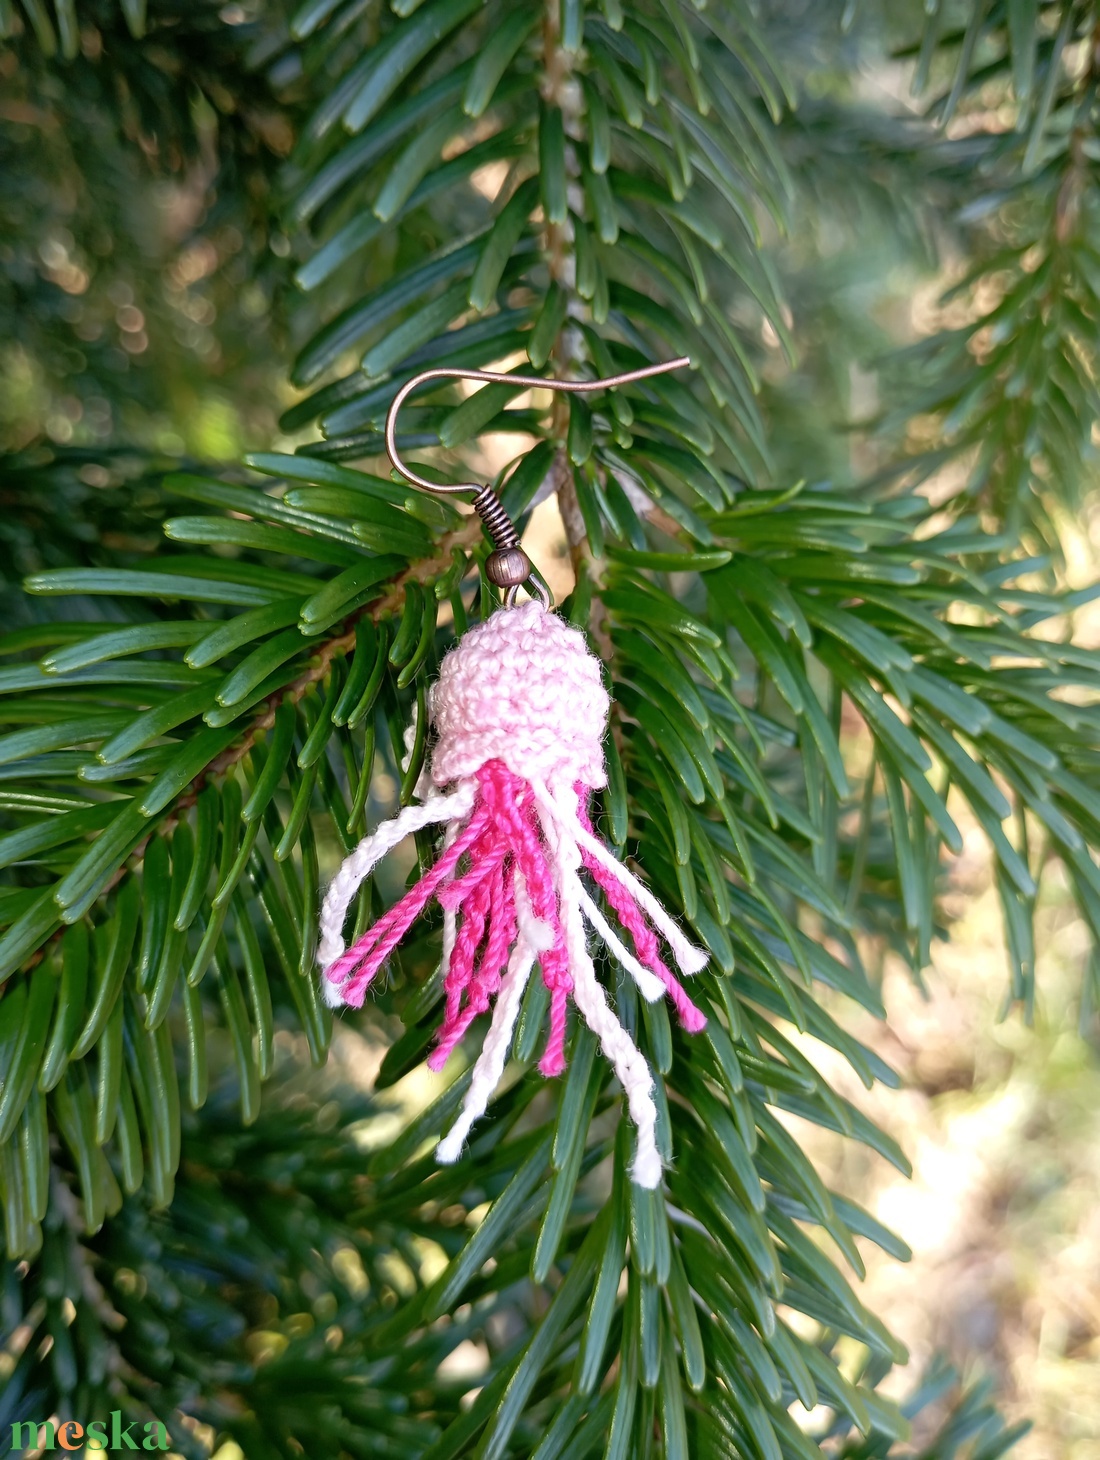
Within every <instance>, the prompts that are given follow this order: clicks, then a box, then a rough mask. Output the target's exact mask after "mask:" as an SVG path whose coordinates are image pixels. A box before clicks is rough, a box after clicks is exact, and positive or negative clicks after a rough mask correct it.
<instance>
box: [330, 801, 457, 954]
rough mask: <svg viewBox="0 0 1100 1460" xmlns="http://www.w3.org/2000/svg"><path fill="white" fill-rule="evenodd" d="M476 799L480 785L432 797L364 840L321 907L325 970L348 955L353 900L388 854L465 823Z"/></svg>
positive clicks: (337, 877) (333, 882) (338, 875)
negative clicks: (436, 829)
mask: <svg viewBox="0 0 1100 1460" xmlns="http://www.w3.org/2000/svg"><path fill="white" fill-rule="evenodd" d="M476 796H477V787H476V785H474V784H473V783H472V782H471V783H468V784H467V783H464V784H463V785H461V786H459V787H458V789H457V790H456V791H453V792H452V793H451V794H450V795H449V796H432V797H431V798H430V799H429V800H427V801H426V802H425V803H424V804H423V805H422V806H406V807H405V808H404V810H403V811H401V813H400V814H399V815H398V816H396V817H394V819H393V820H392V821H384V822H383V823H382V825H381V826H380V827H378V829H377V830H376V831H373V832H371V834H370V835H369V836H365V837H364V838H363V840H362V841H361V842H360V843H359V845H358V846H357V847H356V848H355V850H354V852H352V853H351V855H350V856H349V857H348V858H347V860H346V861H345V862H344V864H343V866H342V867H341V868H340V870H339V872H337V874H336V876H335V877H334V878H333V879H332V881H331V882H330V883H329V886H328V891H327V892H326V893H325V900H324V902H323V903H322V905H321V917H320V924H319V931H320V935H321V938H320V944H319V946H318V950H317V957H318V960H319V962H320V964H321V968H322V969H328V968H330V967H331V966H332V964H334V963H335V962H336V960H337V959H338V958H339V957H340V956H341V954H342V953H343V952H344V949H345V946H346V945H345V943H344V937H343V932H344V920H345V918H346V917H347V915H348V908H349V907H350V906H351V900H352V898H353V897H354V896H355V894H356V893H357V892H358V890H359V887H360V885H361V884H362V883H363V882H364V881H365V880H366V878H368V877H369V876H370V874H371V872H372V871H373V870H374V868H375V867H376V866H377V864H378V863H379V862H380V861H381V860H382V858H383V857H384V856H385V855H386V854H387V852H392V851H393V849H394V847H396V846H397V845H398V844H399V843H400V842H403V841H404V840H405V838H406V837H407V836H410V835H411V834H412V833H413V832H415V831H420V830H421V828H422V827H425V826H432V825H435V824H436V823H438V822H441V821H460V820H462V819H463V818H464V817H466V816H468V815H469V814H470V812H471V811H472V810H473V808H474V801H475V798H476ZM326 982H327V980H326Z"/></svg>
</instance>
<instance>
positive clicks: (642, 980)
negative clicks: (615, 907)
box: [577, 881, 667, 1004]
mask: <svg viewBox="0 0 1100 1460" xmlns="http://www.w3.org/2000/svg"><path fill="white" fill-rule="evenodd" d="M577 887H578V892H579V901H580V905H581V912H582V913H584V916H585V920H586V921H587V922H588V923H589V924H591V927H592V931H593V932H595V933H598V934H599V936H600V937H601V938H602V939H603V941H604V942H605V943H606V944H607V946H608V949H609V950H610V952H611V956H612V958H614V959H615V962H616V963H620V964H622V966H623V968H625V969H626V971H627V973H629V974H630V976H631V978H632V979H633V980H634V982H635V983H636V984H637V985H638V992H639V993H640V994H641V996H642V998H643V999H645V1001H646V1003H647V1004H656V1003H657V1002H658V1001H659V1000H660V999H663V998H664V996H665V993H666V992H667V990H666V989H665V986H664V984H663V983H662V982H661V980H660V979H659V978H658V977H657V975H656V974H655V973H654V972H653V971H652V970H651V969H648V968H646V966H645V964H643V963H639V962H638V960H637V959H636V958H635V957H634V955H633V953H631V952H630V951H629V949H628V948H627V947H626V944H625V943H624V942H623V941H622V939H621V938H620V937H619V936H618V935H617V934H616V932H615V930H614V929H613V928H612V926H611V924H610V923H609V922H608V921H607V919H606V918H605V917H604V915H603V913H602V912H601V911H600V909H599V907H598V906H597V905H596V903H595V902H594V901H593V900H592V898H591V897H589V895H588V893H587V892H586V891H585V890H584V884H583V883H581V882H580V881H578V884H577Z"/></svg>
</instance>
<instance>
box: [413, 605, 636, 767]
mask: <svg viewBox="0 0 1100 1460" xmlns="http://www.w3.org/2000/svg"><path fill="white" fill-rule="evenodd" d="M609 709H610V703H609V701H608V698H607V691H606V690H605V689H604V687H603V679H602V677H601V673H600V664H599V660H597V659H595V658H594V657H593V656H592V655H591V654H590V653H589V652H588V649H587V647H586V646H585V642H584V636H583V635H582V634H581V633H580V632H579V630H577V629H573V628H570V627H569V625H568V624H567V623H565V622H564V621H563V620H562V619H560V618H558V616H557V615H556V614H553V613H547V611H546V610H545V609H544V608H543V606H542V604H541V603H525V604H524V605H523V606H522V607H520V608H511V609H508V610H507V612H505V613H494V614H492V615H490V617H489V618H487V619H486V620H485V621H484V622H483V623H480V624H478V625H477V627H476V628H473V629H471V630H470V631H469V633H468V634H466V635H465V637H464V638H463V639H462V641H461V643H460V644H459V645H458V646H457V648H455V649H452V650H451V652H450V653H449V654H448V655H447V657H446V658H445V659H444V661H443V664H442V667H441V668H440V671H439V680H438V682H437V683H436V685H435V686H434V688H433V689H432V695H431V715H432V721H433V723H434V725H435V730H436V735H437V740H436V745H435V749H434V751H433V752H432V779H433V780H434V781H435V783H436V785H437V786H446V785H449V784H450V783H451V782H452V781H458V780H462V779H464V778H465V777H467V776H473V775H476V774H477V771H478V769H479V767H480V766H483V765H484V764H485V763H486V761H490V760H501V761H503V762H504V764H505V765H506V766H507V767H508V769H509V770H510V771H511V772H512V773H513V774H514V775H517V776H524V777H525V778H527V779H530V778H531V777H532V776H537V777H539V779H541V780H543V781H546V782H547V783H548V784H549V785H555V786H556V785H557V783H558V782H559V781H560V780H562V779H564V780H565V781H566V782H567V784H568V785H570V786H571V785H573V784H574V782H576V781H581V782H583V784H584V785H586V786H588V787H590V788H591V789H592V790H598V789H599V788H600V787H601V786H603V785H604V784H605V783H606V779H607V778H606V775H605V772H604V762H603V749H602V742H603V737H604V732H605V730H606V729H607V714H608V710H609Z"/></svg>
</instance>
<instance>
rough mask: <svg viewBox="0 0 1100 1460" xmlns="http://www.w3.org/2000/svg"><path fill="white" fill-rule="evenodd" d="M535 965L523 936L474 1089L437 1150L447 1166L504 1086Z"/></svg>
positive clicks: (498, 1000) (483, 1048) (499, 996)
mask: <svg viewBox="0 0 1100 1460" xmlns="http://www.w3.org/2000/svg"><path fill="white" fill-rule="evenodd" d="M534 964H535V954H534V950H533V949H531V948H529V947H528V946H527V944H526V943H525V942H524V940H523V939H522V937H521V938H520V939H519V941H518V942H517V943H516V945H515V947H514V948H513V949H512V956H511V958H510V959H509V960H508V969H507V972H506V973H505V975H504V977H503V978H502V979H501V982H500V990H499V992H498V993H497V997H496V1003H495V1004H494V1005H493V1017H492V1019H491V1020H490V1023H489V1030H488V1033H487V1034H486V1035H485V1043H484V1044H483V1045H482V1046H481V1053H480V1054H479V1055H478V1057H477V1063H476V1064H475V1065H474V1072H473V1074H472V1076H471V1077H470V1088H469V1089H468V1090H467V1091H466V1094H465V1097H464V1098H463V1101H462V1113H461V1114H460V1115H459V1117H458V1119H457V1120H456V1121H455V1123H454V1125H453V1126H451V1128H450V1130H449V1131H448V1132H447V1134H446V1135H445V1136H444V1137H443V1139H442V1140H441V1141H440V1142H439V1144H438V1145H437V1146H436V1148H435V1157H436V1160H437V1161H440V1162H442V1164H443V1165H444V1166H449V1165H450V1164H451V1163H452V1162H453V1161H457V1160H458V1158H459V1156H461V1154H462V1147H463V1146H464V1145H465V1144H466V1137H467V1136H468V1135H469V1134H470V1130H471V1128H472V1126H473V1124H474V1122H475V1121H477V1120H480V1119H481V1117H482V1116H483V1115H484V1114H485V1112H486V1110H487V1109H488V1108H489V1101H490V1100H491V1099H492V1096H493V1091H494V1090H495V1089H496V1087H497V1085H498V1084H499V1083H500V1077H501V1075H503V1073H504V1066H505V1065H506V1064H507V1063H508V1051H509V1050H510V1049H511V1047H512V1031H513V1030H514V1029H515V1027H516V1020H517V1019H518V1018H519V1008H520V1004H521V1003H522V1002H523V991H524V989H526V987H527V980H528V979H529V978H530V976H531V969H532V968H533V967H534Z"/></svg>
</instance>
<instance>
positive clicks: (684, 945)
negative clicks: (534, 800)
mask: <svg viewBox="0 0 1100 1460" xmlns="http://www.w3.org/2000/svg"><path fill="white" fill-rule="evenodd" d="M536 794H537V792H536ZM552 809H553V810H557V808H552ZM558 814H560V811H559V812H558ZM569 832H570V835H571V836H573V837H575V838H576V840H577V843H578V845H580V846H582V847H583V848H584V849H585V851H586V852H589V853H590V854H591V855H592V857H593V859H594V860H595V861H597V862H599V863H600V865H601V866H603V867H606V868H607V870H608V871H609V872H610V873H611V875H612V876H613V877H614V878H615V880H616V881H617V882H621V883H622V884H623V886H624V887H626V888H628V889H629V891H630V892H632V893H633V894H634V898H635V901H636V902H637V903H638V905H639V907H641V908H643V909H644V910H645V912H646V913H647V914H648V915H649V920H650V922H651V923H652V924H653V926H654V927H655V928H657V929H658V931H659V932H660V933H661V935H662V937H663V938H664V940H665V942H666V943H667V944H668V946H669V949H670V950H671V952H672V956H673V958H675V960H676V964H677V966H678V968H679V969H680V972H681V973H688V974H690V973H699V972H700V971H701V970H702V969H704V968H706V966H707V962H708V957H707V954H706V953H704V952H703V950H702V948H697V947H696V946H695V944H694V943H692V942H691V940H690V939H689V938H687V937H685V935H684V932H683V930H682V929H681V928H680V926H679V924H678V923H676V922H675V920H674V919H673V918H671V917H669V915H668V913H667V912H666V911H665V910H664V908H663V907H662V906H661V904H660V903H659V902H658V901H657V899H656V898H655V897H654V896H653V894H652V892H650V890H649V888H648V887H647V886H646V885H645V883H644V882H639V880H638V878H637V877H635V876H634V874H633V872H631V871H630V870H629V868H627V867H624V866H623V864H622V863H621V862H620V861H619V860H618V859H617V858H616V857H614V856H612V854H611V853H610V852H609V851H608V849H607V848H606V847H605V846H604V844H603V843H602V842H601V841H598V840H597V839H596V837H594V836H593V835H592V834H591V833H590V832H588V831H586V830H585V829H584V827H583V826H582V825H581V823H580V820H579V819H578V818H577V817H576V816H570V817H569Z"/></svg>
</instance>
